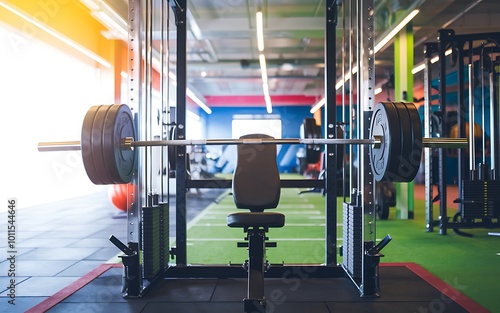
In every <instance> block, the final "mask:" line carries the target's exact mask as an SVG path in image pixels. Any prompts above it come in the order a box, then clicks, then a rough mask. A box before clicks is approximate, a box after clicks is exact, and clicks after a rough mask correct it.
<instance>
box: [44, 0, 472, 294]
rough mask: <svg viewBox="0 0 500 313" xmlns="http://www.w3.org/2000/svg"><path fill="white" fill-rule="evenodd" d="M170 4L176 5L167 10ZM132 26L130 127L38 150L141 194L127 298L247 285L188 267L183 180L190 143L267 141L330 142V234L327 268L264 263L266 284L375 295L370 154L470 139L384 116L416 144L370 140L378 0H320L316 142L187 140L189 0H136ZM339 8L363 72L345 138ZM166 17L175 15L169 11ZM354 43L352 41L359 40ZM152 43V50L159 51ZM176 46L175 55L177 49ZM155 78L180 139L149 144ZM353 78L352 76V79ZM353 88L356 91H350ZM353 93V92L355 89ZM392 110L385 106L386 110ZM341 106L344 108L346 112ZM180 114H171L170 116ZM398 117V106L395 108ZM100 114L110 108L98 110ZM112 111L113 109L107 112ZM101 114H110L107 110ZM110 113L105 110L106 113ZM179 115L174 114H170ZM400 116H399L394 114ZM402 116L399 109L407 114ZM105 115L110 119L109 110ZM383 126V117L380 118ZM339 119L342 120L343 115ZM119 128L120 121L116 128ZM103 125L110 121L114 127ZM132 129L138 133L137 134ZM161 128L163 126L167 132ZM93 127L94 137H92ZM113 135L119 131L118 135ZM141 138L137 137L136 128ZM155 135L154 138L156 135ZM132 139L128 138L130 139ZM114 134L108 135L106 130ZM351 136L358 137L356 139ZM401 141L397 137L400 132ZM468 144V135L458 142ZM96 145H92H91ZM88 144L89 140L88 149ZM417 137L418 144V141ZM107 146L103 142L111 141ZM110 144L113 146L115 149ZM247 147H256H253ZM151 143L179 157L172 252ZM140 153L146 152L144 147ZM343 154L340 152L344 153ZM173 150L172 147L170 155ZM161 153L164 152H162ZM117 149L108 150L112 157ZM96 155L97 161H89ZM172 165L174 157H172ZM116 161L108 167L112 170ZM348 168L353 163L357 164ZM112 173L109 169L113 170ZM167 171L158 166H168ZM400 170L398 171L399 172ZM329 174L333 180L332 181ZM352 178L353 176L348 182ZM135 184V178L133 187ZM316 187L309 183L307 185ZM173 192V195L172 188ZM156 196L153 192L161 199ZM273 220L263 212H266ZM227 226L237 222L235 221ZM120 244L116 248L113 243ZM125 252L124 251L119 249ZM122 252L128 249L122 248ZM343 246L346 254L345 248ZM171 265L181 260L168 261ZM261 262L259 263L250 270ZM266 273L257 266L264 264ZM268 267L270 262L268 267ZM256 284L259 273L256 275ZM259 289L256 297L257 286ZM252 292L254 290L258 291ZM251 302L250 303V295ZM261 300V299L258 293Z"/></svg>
mask: <svg viewBox="0 0 500 313" xmlns="http://www.w3.org/2000/svg"><path fill="white" fill-rule="evenodd" d="M169 6H170V7H169ZM128 7H129V11H128V12H129V19H128V28H127V29H128V32H129V34H128V38H129V40H128V45H129V51H128V52H129V53H128V55H129V58H128V60H129V71H128V82H129V88H128V91H129V92H128V94H129V96H128V97H127V99H128V103H127V104H128V105H130V107H131V108H133V109H134V122H135V124H134V123H125V125H122V126H123V129H121V128H120V129H117V130H115V134H116V136H115V137H114V139H115V140H114V141H112V142H111V143H110V140H109V137H107V140H105V141H103V139H102V138H101V140H100V141H99V138H94V137H93V136H97V137H99V136H100V134H101V132H102V133H103V134H104V131H102V130H99V129H98V128H97V127H94V126H92V127H91V126H90V125H89V124H90V122H89V123H86V126H85V129H86V130H87V131H90V132H91V134H92V133H93V135H92V137H89V136H91V135H87V137H86V138H82V140H81V142H70V143H68V142H62V143H55V144H56V146H54V143H44V144H43V143H42V144H40V150H41V151H51V150H78V149H82V150H83V146H86V147H85V152H86V153H90V154H89V155H87V156H86V157H87V158H89V159H88V160H86V162H87V161H88V162H89V164H90V165H89V169H90V172H91V175H93V177H94V178H95V179H94V180H95V181H96V182H97V183H98V184H105V183H106V182H108V181H113V182H115V183H116V181H120V182H129V181H132V182H133V183H134V185H135V186H136V188H137V192H136V199H135V202H134V206H133V208H132V209H131V210H129V211H128V212H127V244H126V246H128V248H129V249H130V250H131V251H133V253H131V254H130V253H129V252H130V251H124V250H123V249H121V251H122V252H124V253H125V255H123V256H122V260H123V264H124V279H123V286H122V287H123V288H122V289H123V295H124V297H127V298H130V297H141V296H143V295H145V294H146V293H147V292H148V291H149V290H151V289H152V288H153V287H154V286H155V285H156V282H158V280H161V279H165V278H168V279H175V278H247V279H248V273H247V272H245V271H244V270H243V269H242V267H241V266H240V265H237V266H236V265H232V264H230V265H215V266H210V265H192V264H190V263H189V262H188V256H187V199H186V194H187V190H188V188H196V184H195V183H196V181H195V180H189V178H188V175H187V165H186V156H187V154H188V153H187V151H186V145H193V144H196V145H205V144H223V145H225V144H237V145H241V146H248V147H254V148H256V149H259V148H263V147H265V146H264V145H265V144H308V145H315V144H317V145H324V147H323V148H324V151H323V155H324V159H325V161H324V164H325V178H324V180H323V181H322V182H321V183H317V182H316V184H317V185H314V186H313V185H307V187H318V186H322V187H323V188H324V190H326V191H327V192H326V194H325V197H324V200H325V220H324V224H325V236H324V251H325V254H324V261H323V262H321V264H300V265H293V264H285V263H283V264H280V265H279V266H270V267H269V268H267V265H266V269H267V272H266V278H267V277H269V278H280V279H288V278H291V279H298V280H299V281H300V279H302V278H303V277H309V278H346V279H349V280H350V281H352V282H353V283H354V285H355V286H356V288H357V289H358V290H359V293H360V295H361V296H362V297H374V296H378V291H379V290H380V284H379V281H378V274H377V270H378V267H377V266H378V261H379V258H380V257H381V254H380V253H374V252H380V251H378V250H379V249H377V251H374V250H371V251H372V253H367V251H368V250H370V249H371V248H372V247H374V246H375V242H376V240H377V239H376V238H377V237H376V223H375V216H376V213H375V210H374V202H375V201H374V199H373V195H374V193H375V191H374V185H376V183H375V179H374V177H373V174H372V170H370V167H371V164H370V163H371V162H370V153H371V152H373V151H374V150H376V149H381V150H382V151H386V150H387V151H392V150H394V151H396V150H399V151H400V153H401V151H402V148H401V147H399V148H398V147H391V145H393V144H395V145H399V146H401V145H402V144H403V143H404V146H405V149H409V148H408V147H409V146H412V145H414V144H422V145H424V146H439V145H444V146H447V147H452V146H453V147H462V146H464V145H465V144H466V140H465V139H460V138H459V139H456V140H455V141H449V140H447V139H445V138H436V139H434V138H433V139H426V138H422V136H421V134H418V133H417V132H416V131H412V128H415V127H416V126H417V125H413V126H411V127H410V128H408V129H407V128H401V127H399V128H398V129H397V130H396V128H397V127H395V126H394V119H390V118H388V119H386V121H384V122H383V123H385V126H384V125H383V124H380V125H379V127H380V130H384V129H388V126H391V127H390V128H391V129H395V130H394V131H397V132H402V131H403V132H404V133H405V136H402V138H410V135H409V134H413V136H414V137H412V139H411V140H412V142H410V143H408V142H407V141H406V140H405V139H402V140H403V142H401V140H400V141H398V142H395V141H394V140H392V139H391V138H394V136H397V135H394V136H391V135H392V134H390V133H387V134H385V136H384V137H382V138H381V137H380V136H379V135H377V136H373V134H371V133H370V121H371V118H372V116H373V109H374V107H375V105H376V103H375V100H374V99H375V94H374V90H375V76H374V71H375V61H374V60H375V58H374V57H373V56H374V53H373V51H374V43H375V42H376V40H375V31H374V29H375V25H374V20H375V19H374V16H373V14H374V12H375V10H374V9H373V8H374V7H375V5H374V1H373V0H363V1H359V0H351V1H338V0H327V1H325V3H324V10H325V22H326V23H325V53H324V57H325V62H324V64H325V86H328V88H325V104H324V109H323V110H322V115H323V116H324V119H323V121H324V124H323V125H322V126H323V127H322V130H323V132H324V134H323V136H322V137H323V138H318V139H315V138H310V139H279V140H278V139H265V138H258V139H251V138H250V139H238V140H232V139H221V140H213V139H212V140H186V113H187V110H186V108H187V103H186V102H187V99H186V98H187V87H188V86H187V71H186V69H187V25H189V23H188V20H187V12H188V6H187V1H186V0H175V1H169V2H166V1H160V0H144V1H135V0H129V6H128ZM339 9H341V10H342V11H343V12H342V13H343V14H344V15H346V14H350V17H349V19H348V20H349V21H350V24H351V25H349V26H348V25H344V26H348V27H350V29H347V28H346V27H344V29H343V30H342V34H343V36H349V37H350V38H357V40H356V41H354V40H345V38H344V40H343V42H345V43H348V44H346V49H345V51H346V53H343V60H342V71H344V70H345V72H346V73H354V71H353V69H354V68H356V69H357V74H356V78H355V83H354V82H353V80H354V79H351V80H350V81H349V82H347V81H345V82H344V86H346V87H342V94H343V95H346V94H350V95H354V94H355V95H356V97H357V98H356V99H351V100H353V101H349V106H350V108H349V111H348V112H354V108H353V107H352V104H353V103H356V117H357V124H356V126H355V127H354V125H353V123H352V121H349V123H347V122H345V121H343V125H349V126H348V127H349V130H350V133H349V136H350V137H349V138H346V139H344V138H337V127H336V125H338V124H339V122H338V120H337V113H336V111H337V104H336V93H337V91H336V88H332V87H333V86H335V84H336V82H335V80H336V79H337V78H338V77H339V75H338V73H337V66H338V62H336V60H335V57H336V56H337V55H338V50H337V48H338V47H337V45H336V37H337V35H338V34H339V32H338V30H337V21H338V16H337V13H338V10H339ZM170 11H171V12H172V14H170ZM170 16H173V17H175V25H176V36H175V42H170V41H169V34H170V33H171V32H170V31H165V30H168V27H169V25H173V22H172V21H171V20H169V18H170ZM354 42H355V43H354ZM153 43H154V45H153ZM174 44H175V45H176V47H175V49H171V48H172V46H173V45H174ZM174 50H175V52H176V56H175V62H171V60H169V57H170V55H171V53H170V51H174ZM349 55H357V56H359V57H357V58H355V60H354V59H349V58H347V56H349ZM158 61H160V63H161V64H160V66H157V65H155V66H153V63H155V62H158ZM171 64H175V67H176V68H175V75H176V80H175V83H176V104H175V106H172V107H170V106H169V103H170V102H171V101H169V99H170V98H169V97H168V90H169V88H167V87H168V85H167V83H168V82H167V80H168V79H169V77H170V76H171V75H170V73H167V71H169V68H170V65H171ZM155 71H158V72H160V73H159V74H160V75H158V78H157V79H158V80H159V81H155V84H158V83H159V85H160V86H161V87H162V90H165V91H166V93H167V94H166V95H165V94H162V95H161V96H162V99H161V100H162V101H159V102H161V106H162V108H161V110H160V112H163V114H164V119H162V120H164V123H163V125H176V128H175V132H176V133H175V138H176V140H171V138H169V140H156V139H155V140H153V139H154V138H155V136H157V135H160V138H161V139H164V138H165V137H166V134H167V133H168V131H166V129H165V128H164V127H162V128H161V129H159V130H158V129H155V130H153V131H152V128H153V127H154V126H155V125H156V124H157V123H156V116H154V114H153V113H154V112H156V110H155V109H154V105H155V103H154V102H153V101H152V97H151V95H152V94H154V88H153V75H152V73H154V72H155ZM353 78H354V77H353ZM347 90H349V91H350V92H346V91H347ZM354 90H355V91H356V92H355V93H353V92H352V91H354ZM387 105H388V104H387ZM343 106H344V105H343ZM173 107H175V109H174V110H171V109H172V108H173ZM406 107H407V110H413V109H414V107H413V106H412V105H407V106H406ZM398 108H399V109H400V110H402V107H401V106H398ZM102 110H104V108H102ZM108 110H109V111H112V110H113V111H114V110H116V109H115V108H108ZM100 111H101V109H99V110H97V109H95V112H92V113H89V114H90V117H89V120H90V119H91V117H92V118H93V119H94V120H95V121H96V123H97V124H96V125H100V124H102V123H103V122H102V114H103V113H102V112H101V113H99V117H97V116H96V115H97V113H98V112H100ZM103 112H104V111H103ZM107 112H108V111H107ZM172 112H173V113H172ZM398 112H399V111H398ZM401 112H402V111H401ZM106 114H107V113H106ZM379 114H381V115H380V116H382V117H381V118H382V119H383V113H379ZM343 116H346V115H345V114H343ZM118 122H119V121H116V120H115V125H116V123H118ZM105 124H107V125H109V124H111V120H110V121H109V122H108V123H105ZM131 125H134V127H135V128H133V127H131ZM163 125H162V126H163ZM94 129H95V131H94ZM115 129H116V128H115ZM134 129H135V131H136V132H137V134H135V131H134ZM155 131H156V132H155ZM126 133H130V134H126ZM107 134H108V136H109V132H107ZM353 134H356V137H354V135H353ZM400 137H401V135H400ZM462 137H463V136H462ZM89 138H90V139H89ZM83 139H86V141H85V142H84V140H83ZM420 139H421V140H420ZM105 142H106V143H105ZM107 144H110V145H109V146H108V145H107ZM250 145H251V146H250ZM339 145H349V146H348V148H349V149H356V152H357V153H356V154H357V156H358V157H359V163H358V165H359V170H358V172H357V179H356V180H355V181H356V184H357V186H351V187H352V188H349V190H352V194H351V203H344V207H343V210H344V211H343V213H344V217H345V219H343V220H342V223H343V224H344V225H345V227H344V230H345V233H344V237H343V239H342V241H343V247H342V248H343V258H342V264H338V263H337V253H338V252H337V251H338V250H339V249H338V238H337V237H338V236H337V231H338V221H337V216H338V210H337V201H338V197H337V188H336V187H337V164H338V157H339V156H340V155H341V154H340V153H338V151H339V149H338V148H340V147H341V146H339ZM153 146H167V147H175V151H174V152H172V153H171V154H173V156H172V157H173V160H172V161H173V162H174V163H175V187H176V189H175V190H176V194H175V245H176V246H175V247H170V246H169V240H168V239H169V229H168V225H169V223H168V217H169V203H168V201H169V200H168V197H165V198H164V194H165V193H164V191H165V189H164V188H163V186H165V185H166V186H167V187H168V181H167V184H162V183H157V182H156V181H155V180H154V178H155V177H156V176H157V175H158V171H157V168H156V167H157V166H158V164H159V163H160V162H161V161H163V160H164V158H163V156H165V157H166V156H167V155H168V153H167V151H166V150H168V149H153ZM139 147H144V148H141V149H139ZM342 148H344V147H342ZM172 150H173V149H172ZM102 151H106V152H107V155H111V156H113V157H112V158H106V159H105V160H104V159H103V158H102V157H100V156H99V155H96V156H95V157H94V156H93V154H94V153H102ZM157 151H162V152H159V153H156V152H157ZM110 152H112V153H110ZM157 154H163V156H162V157H160V158H155V156H156V155H157ZM90 156H92V158H90ZM132 156H134V157H136V162H132V160H131V159H128V158H127V157H130V158H131V157H132ZM116 158H118V159H119V158H125V159H126V161H123V160H120V159H119V160H118V161H117V160H116ZM385 158H390V161H398V159H397V156H396V155H393V156H389V155H387V154H378V159H377V162H381V164H387V163H388V162H387V160H385ZM167 161H168V162H170V160H167ZM96 162H97V163H98V164H97V165H96V164H95V163H96ZM108 162H110V163H108ZM351 163H352V162H351ZM117 164H122V165H123V166H124V169H123V170H122V169H119V168H118V167H116V168H115V166H116V165H117ZM108 166H109V167H111V170H109V169H107V167H108ZM130 166H132V172H133V175H132V177H131V178H129V177H128V173H129V171H128V170H130V169H131V168H130ZM96 167H99V168H106V172H105V173H103V174H102V177H101V176H100V175H99V173H98V171H97V170H96ZM164 167H165V166H161V168H164ZM389 169H390V167H389ZM397 169H398V170H399V167H398V168H397ZM332 173H333V174H332ZM379 175H381V176H382V177H387V178H389V179H391V180H397V179H408V177H409V176H408V175H407V174H406V175H399V176H398V173H391V174H390V175H389V173H387V175H386V173H385V172H384V171H379ZM350 177H352V175H351V176H350ZM130 179H131V180H130ZM303 181H305V180H302V181H301V182H300V184H299V182H297V181H294V182H287V180H283V181H281V188H287V187H298V186H304V185H305V184H304V182H303ZM310 183H311V182H309V181H307V184H310ZM203 184H204V185H203V186H207V184H210V185H212V186H215V188H228V187H231V183H227V182H222V181H208V182H203ZM167 190H168V188H167ZM157 191H158V192H159V193H160V194H159V195H158V194H155V193H156V192H157ZM266 213H267V212H266ZM230 222H231V221H230ZM115 244H116V243H115ZM119 246H120V245H118V248H120V247H119ZM122 248H123V247H122ZM344 248H345V249H344ZM169 258H172V260H174V259H175V261H173V262H171V263H169V262H168V260H169ZM254 264H255V263H254ZM259 266H260V262H259ZM263 266H264V265H263ZM252 277H254V276H252ZM257 290H259V289H258V288H257ZM254 291H255V290H254ZM249 298H250V297H249ZM255 298H259V299H260V296H256V297H255Z"/></svg>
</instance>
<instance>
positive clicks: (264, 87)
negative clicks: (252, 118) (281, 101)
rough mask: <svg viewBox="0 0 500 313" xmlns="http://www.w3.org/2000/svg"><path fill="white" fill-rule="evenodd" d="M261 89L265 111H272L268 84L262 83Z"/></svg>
mask: <svg viewBox="0 0 500 313" xmlns="http://www.w3.org/2000/svg"><path fill="white" fill-rule="evenodd" d="M262 90H263V91H264V101H265V102H266V111H267V113H269V114H271V113H273V104H272V103H271V96H270V95H269V85H268V84H267V83H263V84H262Z"/></svg>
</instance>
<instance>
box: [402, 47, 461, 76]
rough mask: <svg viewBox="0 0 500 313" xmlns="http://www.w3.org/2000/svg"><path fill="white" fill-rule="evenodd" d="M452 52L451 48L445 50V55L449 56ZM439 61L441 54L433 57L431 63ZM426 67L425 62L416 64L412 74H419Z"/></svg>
mask: <svg viewBox="0 0 500 313" xmlns="http://www.w3.org/2000/svg"><path fill="white" fill-rule="evenodd" d="M451 53H452V50H451V49H448V50H446V51H445V52H444V55H445V56H449V55H450V54H451ZM437 61H439V56H435V57H433V58H432V59H431V63H432V64H434V63H436V62H437ZM424 68H425V62H423V63H421V64H419V65H417V66H415V67H414V68H413V69H412V70H411V73H412V74H414V75H415V74H417V73H418V72H420V71H422V70H423V69H424Z"/></svg>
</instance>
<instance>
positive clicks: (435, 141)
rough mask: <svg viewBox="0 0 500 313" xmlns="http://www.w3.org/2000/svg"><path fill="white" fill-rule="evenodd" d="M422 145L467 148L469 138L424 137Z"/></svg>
mask: <svg viewBox="0 0 500 313" xmlns="http://www.w3.org/2000/svg"><path fill="white" fill-rule="evenodd" d="M422 146H424V147H426V148H449V149H453V148H467V146H468V140H467V138H422Z"/></svg>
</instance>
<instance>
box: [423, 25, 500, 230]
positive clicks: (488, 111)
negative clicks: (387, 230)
mask: <svg viewBox="0 0 500 313" xmlns="http://www.w3.org/2000/svg"><path fill="white" fill-rule="evenodd" d="M499 43H500V33H484V34H467V35H457V34H455V32H454V31H453V30H449V29H443V30H440V31H439V41H438V42H437V43H427V44H425V64H426V67H425V73H424V81H425V86H424V88H425V90H424V92H425V96H424V97H425V104H424V125H425V130H424V136H426V137H430V136H431V132H432V131H431V130H432V128H433V127H434V128H436V129H439V131H438V132H437V136H440V137H444V136H455V137H465V136H467V137H468V138H469V146H468V150H465V149H463V150H458V152H457V155H455V157H457V158H458V168H457V171H458V178H457V183H458V196H459V198H458V199H456V200H455V202H457V203H458V207H459V209H458V212H457V213H456V214H455V215H454V216H453V217H448V212H447V206H446V203H447V201H446V200H447V190H446V186H447V181H446V179H447V173H448V171H447V168H446V160H447V156H451V157H453V155H450V153H451V151H450V152H449V151H447V149H443V148H440V149H438V150H437V151H435V149H429V148H427V149H425V151H424V152H425V156H424V166H425V182H426V184H425V200H426V228H427V231H433V228H434V227H435V226H439V232H440V234H443V235H445V234H446V233H447V230H448V229H449V228H452V229H453V230H454V231H455V232H456V233H457V234H459V235H466V236H470V234H467V233H464V232H462V231H460V229H461V228H497V227H500V206H498V203H500V180H499V179H500V177H499V173H498V169H499V162H500V161H499V140H498V138H499V129H500V127H499V124H500V116H499V83H498V82H499V80H498V77H499V73H500V45H499ZM450 52H451V57H447V56H448V55H449V54H450ZM436 56H437V57H439V71H438V76H439V78H440V80H439V87H438V91H439V101H438V106H437V110H436V112H435V116H434V117H436V116H437V117H438V120H440V123H439V125H433V123H434V124H435V123H436V119H435V118H434V119H433V118H431V117H432V114H433V113H432V111H433V110H432V107H433V106H432V96H433V95H432V92H431V89H432V77H433V76H432V63H433V62H432V60H433V59H434V58H435V57H436ZM450 59H451V62H449V60H450ZM453 70H455V71H456V73H457V82H456V85H455V86H456V88H457V91H456V96H457V97H456V98H457V103H456V106H452V105H450V104H449V103H448V102H450V100H448V97H449V96H450V95H452V94H453V91H450V90H451V88H450V85H453V83H450V82H448V81H447V79H448V77H447V73H449V72H451V71H453ZM467 92H468V93H467ZM451 112H453V113H454V114H450V113H451ZM478 113H480V116H479V117H478V116H477V114H478ZM451 116H453V117H454V118H453V119H454V120H451V119H452V118H451ZM455 116H456V117H455ZM486 116H489V120H486ZM488 124H489V127H487V125H488ZM469 125H474V127H469ZM478 132H479V134H478ZM488 134H489V135H488ZM453 152H454V151H453ZM436 155H437V162H438V175H437V177H433V170H432V169H433V166H432V163H433V162H435V161H436V160H434V161H433V159H435V158H436ZM434 176H435V175H434ZM432 184H437V185H438V186H439V187H438V197H439V200H440V205H439V216H440V219H439V220H438V221H434V217H433V202H434V199H435V197H433V194H432ZM450 219H452V220H451V221H450Z"/></svg>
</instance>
